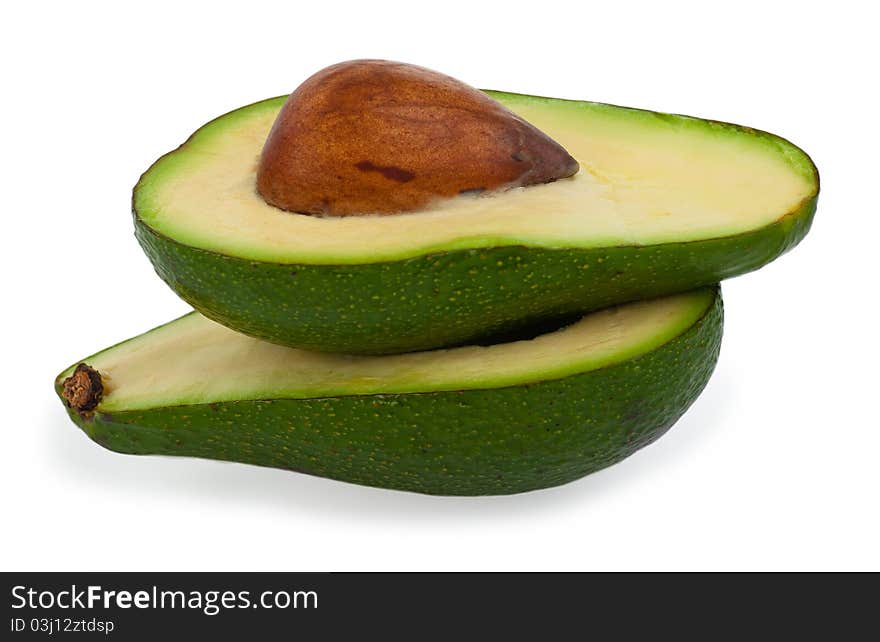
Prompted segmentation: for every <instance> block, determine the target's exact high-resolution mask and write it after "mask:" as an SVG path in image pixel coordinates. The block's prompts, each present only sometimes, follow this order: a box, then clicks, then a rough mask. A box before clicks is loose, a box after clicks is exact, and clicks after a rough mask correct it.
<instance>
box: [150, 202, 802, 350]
mask: <svg viewBox="0 0 880 642" xmlns="http://www.w3.org/2000/svg"><path fill="white" fill-rule="evenodd" d="M815 210H816V197H813V198H811V199H809V200H808V201H805V202H804V203H803V204H802V205H801V206H800V207H799V208H798V209H797V210H796V211H795V212H792V213H790V214H788V215H786V216H784V217H782V218H781V219H780V220H778V221H777V222H776V223H774V224H772V225H769V226H766V227H764V228H761V229H759V230H755V231H753V232H749V233H744V234H739V235H734V236H729V237H722V238H715V239H709V240H702V241H692V242H685V243H666V244H661V245H648V246H621V247H607V248H596V249H543V248H529V247H524V246H508V247H498V248H491V249H473V250H457V251H451V252H443V253H436V254H431V255H426V256H419V257H416V258H412V259H407V260H401V261H392V262H384V263H366V264H355V265H289V264H277V263H267V262H260V261H251V260H245V259H240V258H235V257H231V256H225V255H223V254H219V253H215V252H211V251H207V250H203V249H198V248H194V247H190V246H187V245H183V244H181V243H178V242H176V241H174V240H173V239H170V238H168V237H166V236H164V235H161V234H159V233H157V232H156V231H155V230H153V229H151V228H150V227H149V226H147V225H146V224H144V223H143V222H142V221H141V220H140V219H139V218H138V216H137V213H135V233H136V236H137V238H138V240H139V242H140V244H141V246H142V247H143V249H144V251H145V252H146V254H147V256H149V258H150V260H151V261H152V263H153V265H154V267H155V269H156V272H157V273H158V274H159V276H160V277H161V278H162V279H163V280H164V281H165V282H166V283H167V284H168V285H169V286H171V288H172V289H173V290H174V291H175V292H176V293H177V294H178V295H180V296H181V297H182V298H183V299H184V300H185V301H187V302H188V303H189V304H190V305H192V306H193V307H194V308H195V309H196V310H198V311H199V312H201V313H202V314H204V315H205V316H206V317H208V318H210V319H213V320H214V321H217V322H218V323H221V324H223V325H225V326H227V327H229V328H232V329H233V330H237V331H239V332H243V333H245V334H249V335H251V336H254V337H257V338H260V339H264V340H266V341H271V342H273V343H281V344H285V345H290V346H295V347H301V348H307V349H310V350H317V351H324V352H343V353H350V354H389V353H399V352H410V351H418V350H430V349H434V348H438V347H445V346H452V345H457V344H461V343H466V342H470V341H478V340H480V339H482V338H483V337H487V336H493V335H498V334H506V333H512V332H516V330H517V329H518V328H520V327H526V326H528V325H531V324H534V323H536V322H538V321H540V320H542V319H549V318H553V317H560V316H563V315H568V314H572V313H577V312H589V311H593V310H597V309H600V308H603V307H607V306H609V305H616V304H619V303H626V302H630V301H636V300H640V299H648V298H653V297H658V296H663V295H667V294H673V293H677V292H684V291H687V290H691V289H696V288H698V287H703V286H709V285H712V284H715V283H718V282H719V281H721V280H723V279H726V278H729V277H733V276H736V275H739V274H743V273H745V272H749V271H752V270H755V269H757V268H759V267H761V266H762V265H765V264H766V263H769V262H770V261H772V260H773V259H775V258H776V257H778V256H779V255H781V254H783V253H784V252H786V251H787V250H789V249H790V248H792V247H794V246H795V245H796V244H797V243H798V242H799V241H800V240H801V239H802V238H803V237H804V235H805V234H806V233H807V231H808V230H809V227H810V224H811V222H812V219H813V214H814V212H815Z"/></svg>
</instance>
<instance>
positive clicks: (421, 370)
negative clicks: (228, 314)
mask: <svg viewBox="0 0 880 642" xmlns="http://www.w3.org/2000/svg"><path fill="white" fill-rule="evenodd" d="M713 297H714V292H713V291H712V290H701V291H698V292H691V293H687V294H680V295H676V296H671V297H666V298H663V299H657V300H654V301H647V302H639V303H631V304H628V305H624V306H620V307H617V308H611V309H607V310H603V311H601V312H597V313H593V314H590V315H588V316H586V317H584V318H583V319H582V320H580V321H578V322H576V323H574V324H572V325H570V326H567V327H565V328H562V329H561V330H557V331H556V332H551V333H548V334H544V335H541V336H539V337H536V338H534V339H530V340H524V341H516V342H511V343H505V344H496V345H491V346H464V347H459V348H451V349H445V350H433V351H430V352H417V353H410V354H400V355H391V356H378V357H370V356H350V355H341V354H329V353H321V352H310V351H306V350H299V349H296V348H287V347H283V346H278V345H274V344H271V343H266V342H264V341H259V340H257V339H253V338H250V337H247V336H245V335H242V334H239V333H237V332H233V331H232V330H229V329H227V328H225V327H223V326H221V325H218V324H217V323H214V322H213V321H210V320H208V319H206V318H205V317H203V316H201V315H199V314H197V313H193V314H191V315H188V316H185V317H182V318H180V319H178V320H176V321H172V322H171V323H169V324H167V325H164V326H161V327H159V328H156V329H155V330H152V331H150V332H148V333H146V334H143V335H141V336H139V337H136V338H134V339H131V340H129V341H126V342H124V343H121V344H119V345H117V346H114V347H112V348H108V349H107V350H105V351H103V352H100V353H98V354H97V355H94V356H93V357H91V358H89V359H86V360H85V362H86V363H87V364H88V365H90V366H91V367H93V368H95V369H97V370H98V371H99V372H100V374H101V377H102V379H103V382H104V386H105V394H104V399H103V401H102V402H101V404H100V406H99V407H98V410H99V411H102V412H104V411H106V412H114V411H121V410H139V409H146V408H151V407H157V406H168V405H188V404H198V403H210V402H216V401H234V400H245V399H274V398H291V399H296V398H310V397H330V396H340V395H365V394H380V393H408V392H433V391H441V390H465V389H476V388H499V387H504V386H510V385H516V384H522V383H528V382H534V381H543V380H547V379H558V378H561V377H565V376H569V375H572V374H577V373H579V372H586V371H589V370H594V369H596V368H601V367H604V366H607V365H610V364H613V363H617V362H620V361H623V360H626V359H630V358H633V357H636V356H638V355H641V354H644V353H646V352H649V351H651V350H653V349H655V348H657V347H658V346H660V345H662V344H664V343H666V342H668V341H669V340H671V339H673V338H674V337H676V336H678V335H679V334H681V333H682V332H684V331H685V330H686V329H687V328H689V327H690V326H691V325H693V324H694V323H695V322H696V321H697V320H698V319H700V318H701V317H702V316H703V315H704V314H705V312H706V310H707V308H708V307H709V306H710V305H711V304H712V301H713ZM71 372H72V368H71V369H69V370H68V371H66V372H65V373H63V374H62V375H61V377H62V378H63V377H66V376H69V374H70V373H71Z"/></svg>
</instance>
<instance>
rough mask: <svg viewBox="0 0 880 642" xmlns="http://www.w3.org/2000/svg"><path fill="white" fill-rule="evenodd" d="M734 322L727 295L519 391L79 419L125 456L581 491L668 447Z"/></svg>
mask: <svg viewBox="0 0 880 642" xmlns="http://www.w3.org/2000/svg"><path fill="white" fill-rule="evenodd" d="M722 324H723V311H722V302H721V296H720V292H718V293H717V295H716V297H715V301H714V303H713V304H712V305H711V306H710V307H709V309H708V310H707V312H706V314H705V315H704V316H703V317H702V318H701V319H700V320H699V321H697V322H696V323H695V324H694V325H693V326H691V327H690V328H689V329H688V330H686V331H685V332H684V333H683V334H681V335H679V336H678V337H676V338H674V339H672V340H671V341H669V342H667V343H666V344H664V345H662V346H660V347H658V348H657V349H655V350H653V351H651V352H649V353H647V354H644V355H642V356H640V357H637V358H634V359H630V360H628V361H624V362H621V363H619V364H616V365H613V366H608V367H606V368H601V369H598V370H593V371H590V372H586V373H581V374H577V375H573V376H570V377H566V378H563V379H557V380H551V381H541V382H536V383H533V384H528V385H520V386H511V387H507V388H497V389H483V390H466V391H454V392H429V393H414V394H386V395H364V396H341V397H327V398H316V399H266V400H257V401H253V400H251V401H233V402H220V403H210V404H207V403H206V404H200V405H187V406H169V407H158V408H152V409H148V410H140V411H122V412H119V411H117V412H113V413H112V415H110V414H106V413H101V412H100V411H98V412H95V413H94V415H91V416H89V417H82V416H80V415H79V414H78V413H76V412H74V411H71V410H70V409H68V413H69V415H70V417H71V419H73V421H74V422H76V423H77V425H79V426H80V427H81V428H82V429H83V431H84V432H85V433H86V434H87V435H88V436H89V437H90V438H91V439H93V440H94V441H96V442H97V443H99V444H101V445H103V446H105V447H107V448H109V449H111V450H114V451H118V452H123V453H130V454H159V455H180V456H187V457H201V458H209V459H219V460H228V461H236V462H243V463H248V464H255V465H259V466H271V467H276V468H284V469H289V470H294V471H298V472H303V473H308V474H312V475H319V476H323V477H330V478H333V479H338V480H342V481H347V482H353V483H357V484H365V485H369V486H378V487H383V488H393V489H399V490H407V491H414V492H419V493H428V494H438V495H496V494H509V493H519V492H524V491H529V490H535V489H539V488H546V487H550V486H557V485H560V484H564V483H567V482H570V481H573V480H575V479H578V478H580V477H583V476H584V475H587V474H589V473H592V472H595V471H597V470H599V469H602V468H605V467H607V466H610V465H611V464H614V463H616V462H618V461H620V460H622V459H624V458H625V457H627V456H629V455H631V454H632V453H633V452H635V451H636V450H638V449H639V448H642V447H644V446H646V445H648V444H649V443H651V442H652V441H654V440H655V439H657V438H658V437H660V436H661V435H662V434H663V433H664V432H666V430H667V429H669V427H670V426H672V425H673V424H674V423H675V421H676V420H677V419H678V418H679V417H680V416H681V415H682V413H684V411H685V410H686V409H687V408H688V407H689V406H690V404H691V403H693V401H694V400H695V399H696V398H697V396H698V395H699V393H700V392H701V391H702V389H703V387H704V386H705V385H706V383H707V381H708V380H709V377H710V375H711V373H712V370H713V369H714V366H715V363H716V361H717V358H718V352H719V349H720V344H721V335H722ZM59 386H60V383H58V382H56V389H57V390H58V392H59V394H60V393H61V389H60V387H59Z"/></svg>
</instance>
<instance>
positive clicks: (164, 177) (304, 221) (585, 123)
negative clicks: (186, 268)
mask: <svg viewBox="0 0 880 642" xmlns="http://www.w3.org/2000/svg"><path fill="white" fill-rule="evenodd" d="M489 93H490V94H491V95H492V97H493V98H495V99H497V100H498V101H499V102H501V103H502V104H504V105H505V106H507V107H508V108H510V109H511V110H512V111H514V112H515V113H517V114H519V115H520V116H522V117H523V118H525V119H526V120H528V121H529V122H531V123H533V124H534V125H535V126H536V127H538V128H539V129H541V130H542V131H544V132H546V133H547V134H548V135H549V136H551V137H552V138H553V139H554V140H556V141H558V142H559V143H560V144H561V145H562V146H563V147H565V148H566V149H567V150H568V151H569V152H570V153H571V154H572V155H573V156H574V157H575V158H576V159H577V160H578V161H579V163H580V165H581V171H580V172H578V173H577V174H576V175H575V176H573V177H571V178H567V179H563V180H559V181H556V182H554V183H549V184H546V185H535V186H530V187H528V188H519V189H513V190H509V191H506V192H501V193H497V194H493V195H489V196H461V197H458V198H454V199H451V200H446V201H442V202H440V203H438V204H437V205H436V206H435V207H432V208H428V209H426V210H425V211H422V212H417V213H409V214H399V215H395V216H394V217H378V216H355V217H345V218H319V217H314V216H307V215H298V214H292V213H289V212H284V211H282V210H279V209H277V208H275V207H272V206H271V205H268V204H267V203H265V202H264V201H263V199H262V198H260V196H259V194H257V192H256V189H255V176H256V170H257V165H258V161H259V156H260V150H261V148H262V145H263V143H264V141H265V138H266V135H267V133H268V131H269V129H270V127H271V125H272V122H273V121H274V119H275V116H276V114H277V112H278V110H279V109H280V107H281V105H282V104H283V102H284V100H285V98H286V97H283V96H282V97H279V98H275V99H270V100H266V101H263V102H259V103H255V104H253V105H249V106H247V107H243V108H241V109H238V110H236V111H234V112H231V113H229V114H226V115H224V116H221V117H220V118H218V119H216V120H214V121H212V122H210V123H208V124H207V125H205V126H204V127H202V128H201V129H200V130H198V131H197V132H196V133H195V134H194V135H193V136H192V137H191V138H190V139H189V140H188V141H187V142H186V143H185V144H184V145H183V146H181V147H180V148H178V149H177V150H175V151H173V152H171V153H169V154H167V155H165V156H164V157H162V158H161V159H159V161H157V162H156V163H155V164H154V165H153V166H152V167H151V168H150V169H149V170H148V171H147V172H146V173H145V174H144V175H143V176H142V177H141V180H140V181H139V183H138V185H137V186H136V188H135V194H134V208H135V211H136V214H137V216H138V217H139V218H140V219H141V220H142V221H143V222H144V223H145V224H146V225H148V226H149V227H151V228H152V229H153V230H155V231H156V232H158V233H160V234H163V235H165V236H168V237H170V238H173V239H175V240H177V241H179V242H181V243H184V244H186V245H190V246H193V247H199V248H203V249H206V250H210V251H214V252H219V253H223V254H227V255H231V256H236V257H240V258H244V259H251V260H260V261H269V262H277V263H308V264H346V263H349V264H350V263H371V262H379V261H390V260H399V259H405V258H410V257H413V256H419V255H422V254H426V253H432V252H438V251H451V250H459V249H475V248H484V247H499V246H505V245H524V246H529V247H545V248H555V247H566V248H577V247H590V248H595V247H610V246H619V245H650V244H657V243H666V242H686V241H694V240H700V239H708V238H717V237H721V236H730V235H734V234H738V233H743V232H746V231H751V230H755V229H759V228H761V227H764V226H766V225H770V224H772V223H774V222H776V221H778V220H779V219H780V218H782V217H784V216H785V215H787V214H790V213H793V212H795V211H797V209H798V208H799V207H800V206H801V205H803V204H804V202H805V201H807V200H809V199H810V198H812V197H813V196H815V194H816V193H817V191H818V179H817V175H816V172H815V167H814V166H813V164H812V162H811V161H810V159H809V158H808V157H807V156H806V154H804V153H803V152H802V151H801V150H800V149H798V148H797V147H795V146H794V145H792V144H791V143H789V142H787V141H785V140H784V139H781V138H779V137H777V136H774V135H772V134H767V133H764V132H758V131H755V130H751V129H747V128H743V127H739V126H736V125H729V124H725V123H717V122H714V121H707V120H701V119H696V118H689V117H686V116H671V115H667V114H658V113H654V112H647V111H640V110H634V109H628V108H623V107H615V106H611V105H604V104H600V103H590V102H582V101H566V100H557V99H550V98H536V97H531V96H522V95H516V94H505V93H498V92H489Z"/></svg>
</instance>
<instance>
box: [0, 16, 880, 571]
mask: <svg viewBox="0 0 880 642" xmlns="http://www.w3.org/2000/svg"><path fill="white" fill-rule="evenodd" d="M811 5H813V3H809V2H791V3H777V2H768V1H764V2H743V1H740V2H736V3H731V4H730V5H728V7H729V8H728V9H727V10H724V11H719V10H715V9H712V8H711V7H714V6H716V5H714V4H713V3H704V2H693V3H681V2H662V3H661V2H657V3H647V2H646V3H644V4H639V5H637V4H635V3H617V2H604V3H600V4H591V3H587V2H583V1H581V2H574V3H565V2H552V3H535V2H529V3H525V2H524V3H515V2H505V3H495V4H492V3H488V2H475V1H473V2H467V3H462V4H461V5H457V4H456V3H453V2H441V3H419V2H405V3H403V2H400V3H394V4H392V3H381V2H378V3H372V2H356V3H350V5H346V4H344V3H341V2H324V3H320V2H317V3H300V2H292V1H288V2H279V3H276V4H274V5H273V4H270V3H263V2H256V1H253V0H251V1H249V2H245V3H240V2H239V3H234V4H233V3H228V4H226V3H216V2H214V3H204V4H197V3H184V2H181V1H180V0H177V1H175V2H170V3H168V2H155V1H154V2H150V3H145V4H141V5H140V7H141V8H140V9H137V10H134V9H129V8H126V6H134V4H133V3H131V4H129V3H112V4H111V3H107V4H105V5H99V4H96V3H91V2H70V3H61V2H59V3H57V4H54V5H52V4H45V3H37V2H33V3H15V4H14V5H10V6H11V7H14V8H10V7H7V8H6V9H5V10H4V18H3V24H2V27H0V29H2V31H3V34H2V38H0V48H2V52H0V53H2V60H3V82H2V85H0V87H2V93H3V98H2V103H0V105H2V106H0V109H2V118H0V128H2V139H0V140H2V157H0V163H2V183H0V185H2V187H0V189H2V202H0V212H2V220H3V223H4V230H5V232H4V234H3V236H2V238H3V251H2V261H3V266H2V273H3V294H4V297H3V313H2V317H0V318H2V325H3V330H4V331H3V333H2V336H3V364H4V365H3V368H2V377H3V379H2V385H3V388H2V390H3V395H2V404H3V408H2V417H3V421H2V431H3V432H2V448H0V457H2V462H0V475H2V478H0V488H2V493H3V495H2V502H3V503H2V514H3V516H4V519H5V525H4V526H3V527H2V529H0V567H2V569H4V570H17V569H21V570H23V569H34V570H50V569H67V570H117V569H139V570H148V569H158V570H226V569H230V570H343V569H389V570H390V569H413V570H414V569H448V570H453V569H462V570H477V569H486V570H490V569H499V570H514V569H535V570H539V569H548V570H549V569H561V570H562V569H581V570H587V569H875V570H878V569H880V546H878V541H880V515H878V491H880V430H878V429H880V421H878V417H877V408H878V405H877V395H878V387H880V381H878V379H880V377H878V374H877V373H878V368H877V363H878V359H880V354H878V341H877V315H876V311H877V296H876V292H877V281H876V278H877V276H878V269H877V262H878V255H880V252H878V245H877V244H878V237H880V223H878V221H880V206H878V198H877V189H878V184H880V179H878V172H880V154H878V148H880V147H878V143H880V139H878V134H877V131H878V126H877V122H878V120H877V119H878V115H877V101H876V95H872V94H873V93H874V92H875V91H876V86H877V69H876V66H877V63H878V62H880V52H878V47H877V45H876V42H877V38H876V33H875V32H874V29H873V26H874V25H876V20H875V19H872V18H871V16H868V15H867V14H866V13H865V11H866V10H865V9H860V7H869V6H870V3H861V2H834V3H815V6H820V5H821V6H823V7H832V9H824V10H822V11H819V10H814V9H811V8H810V6H811ZM24 7H26V8H24ZM358 57H383V58H391V59H398V60H403V61H407V62H413V63H418V64H422V65H425V66H428V67H432V68H435V69H438V70H440V71H443V72H446V73H449V74H451V75H454V76H457V77H459V78H461V79H463V80H465V81H467V82H469V83H471V84H473V85H476V86H480V87H487V88H497V89H507V90H511V91H518V92H526V93H532V94H541V95H549V96H561V97H570V98H586V99H592V100H598V101H604V102H611V103H617V104H623V105H631V106H636V107H644V108H649V109H655V110H662V111H670V112H678V113H687V114H693V115H697V116H705V117H709V118H715V119H718V120H727V121H733V122H739V123H742V124H747V125H751V126H754V127H758V128H761V129H766V130H770V131H772V132H775V133H778V134H780V135H782V136H785V137H787V138H789V139H791V140H792V141H793V142H795V143H796V144H798V145H800V146H801V147H803V148H804V149H805V150H806V151H807V152H808V153H809V154H811V156H812V157H813V159H814V160H815V162H816V164H817V165H818V167H819V170H820V173H821V177H822V193H821V196H820V199H819V211H818V214H817V216H816V221H815V224H814V226H813V230H812V231H811V233H810V235H809V236H808V237H807V239H806V240H805V241H804V242H803V243H802V244H801V245H800V246H799V247H797V248H796V249H795V250H794V251H793V252H792V253H790V254H788V255H786V256H784V257H782V258H781V259H780V260H779V261H777V262H775V263H773V264H771V265H769V266H768V267H766V268H764V269H762V270H761V271H760V272H757V273H752V274H749V275H746V276H744V277H740V278H737V279H735V280H733V281H730V282H728V283H726V284H725V286H724V294H725V299H726V303H727V325H726V329H725V343H724V345H723V348H722V354H721V360H720V362H719V364H718V369H717V371H716V373H715V376H714V378H713V379H712V381H711V383H710V384H709V386H708V388H707V389H706V391H705V393H704V394H703V396H702V397H701V398H700V399H699V400H698V401H697V402H696V404H695V405H694V406H693V408H692V409H691V410H690V412H688V414H687V415H686V416H685V417H684V418H683V419H682V420H681V421H680V422H679V423H678V424H677V425H676V426H675V427H674V428H673V429H672V431H671V432H670V433H669V434H668V435H667V436H665V437H663V438H662V439H661V440H660V441H659V442H657V443H656V444H654V445H652V446H650V447H649V448H647V449H645V450H643V451H641V452H639V453H637V454H636V455H635V456H633V457H631V458H630V459H628V460H627V461H625V462H623V463H621V464H619V465H617V466H614V467H613V468H611V469H608V470H606V471H604V472H600V473H598V474H595V475H593V476H591V477H588V478H585V479H583V480H581V481H579V482H576V483H573V484H570V485H568V486H565V487H562V488H557V489H552V490H547V491H540V492H534V493H529V494H525V495H521V496H512V497H501V498H477V499H468V498H436V497H423V496H419V495H414V494H407V493H400V492H391V491H383V490H376V489H369V488H361V487H357V486H352V485H347V484H342V483H338V482H333V481H328V480H323V479H315V478H310V477H306V476H302V475H297V474H292V473H288V472H282V471H277V470H269V469H260V468H255V467H247V466H242V465H237V464H225V463H216V462H210V461H197V460H184V459H171V458H158V457H143V458H136V457H130V456H123V455H117V454H114V453H111V452H109V451H106V450H104V449H102V448H100V447H98V446H97V445H95V444H94V443H92V442H90V441H89V440H88V439H87V438H86V437H85V436H84V435H83V434H82V433H81V432H80V431H79V430H78V429H77V428H75V427H74V425H73V424H72V423H71V422H70V421H69V420H68V419H67V417H66V415H65V412H64V410H63V409H62V406H61V404H60V403H59V402H58V401H57V399H56V398H55V397H54V393H53V390H52V381H53V378H54V377H55V375H56V374H57V372H59V371H60V370H61V369H62V368H64V367H66V366H67V365H69V364H70V363H72V362H74V361H75V360H77V359H78V358H80V357H83V356H85V355H88V354H91V353H92V352H95V351H96V350H98V349H99V348H103V347H105V346H107V345H110V344H112V343H115V342H117V341H119V340H122V339H125V338H127V337H129V336H131V335H134V334H136V333H140V332H142V331H144V330H147V329H149V328H151V327H153V326H155V325H157V324H160V323H162V322H164V321H167V320H169V319H171V318H173V317H175V316H177V315H180V314H182V313H183V312H185V311H186V310H187V306H186V305H185V304H184V303H183V302H181V301H180V300H178V299H177V297H176V296H175V295H174V294H173V293H172V292H171V291H170V290H169V289H168V288H167V287H166V286H165V285H164V284H163V283H162V282H161V281H160V280H159V279H158V278H157V277H156V276H155V274H154V273H153V270H152V268H151V266H150V264H149V262H148V261H147V259H146V258H145V257H144V255H143V254H142V252H141V250H140V248H139V247H138V245H137V243H136V241H135V239H134V237H133V236H132V224H131V220H130V213H129V199H130V190H131V187H132V185H133V184H134V183H135V181H136V180H137V178H138V176H139V174H140V173H141V172H142V171H143V170H144V169H145V168H146V167H147V166H148V165H149V164H150V163H151V162H152V161H153V160H154V159H155V158H156V157H158V156H159V155H161V154H162V153H164V152H166V151H168V150H169V149H171V148H173V147H175V146H177V145H178V144H179V143H180V142H181V141H183V139H184V138H185V137H186V136H187V135H189V133H190V132H191V131H192V130H194V129H195V128H196V127H198V126H199V125H200V124H202V123H203V122H205V121H207V120H209V119H211V118H213V117H214V116H217V115H219V114H221V113H223V112H226V111H228V110H230V109H232V108H235V107H237V106H239V105H242V104H245V103H250V102H253V101H254V100H257V99H260V98H264V97H268V96H275V95H278V94H282V93H287V92H288V91H290V90H292V89H293V88H294V87H295V86H296V85H297V84H298V83H299V82H300V81H302V80H303V79H304V78H305V77H306V76H308V75H310V74H311V73H313V72H314V71H316V70H318V69H320V68H322V67H324V66H326V65H328V64H331V63H334V62H338V61H341V60H345V59H350V58H358Z"/></svg>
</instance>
